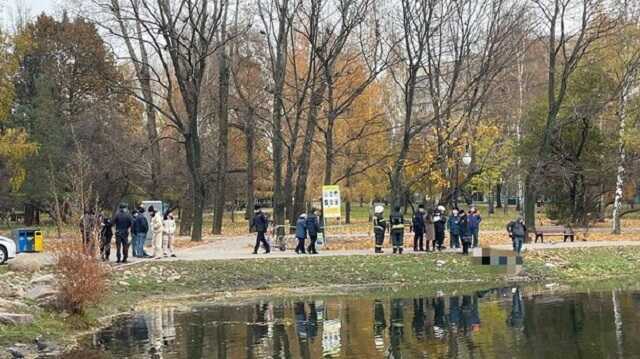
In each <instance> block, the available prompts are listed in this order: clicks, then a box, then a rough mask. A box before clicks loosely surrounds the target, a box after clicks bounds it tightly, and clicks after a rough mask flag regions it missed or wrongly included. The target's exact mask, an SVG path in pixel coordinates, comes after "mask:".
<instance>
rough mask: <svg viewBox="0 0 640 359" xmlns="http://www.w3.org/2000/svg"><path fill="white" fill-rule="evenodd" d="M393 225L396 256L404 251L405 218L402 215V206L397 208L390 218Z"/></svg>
mask: <svg viewBox="0 0 640 359" xmlns="http://www.w3.org/2000/svg"><path fill="white" fill-rule="evenodd" d="M389 223H390V225H391V227H390V228H391V229H390V231H391V244H392V245H393V253H394V254H396V253H397V254H402V250H403V249H404V218H403V217H402V213H400V206H396V208H395V209H394V211H393V212H392V213H391V217H390V218H389Z"/></svg>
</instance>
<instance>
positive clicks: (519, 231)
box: [507, 217, 527, 255]
mask: <svg viewBox="0 0 640 359" xmlns="http://www.w3.org/2000/svg"><path fill="white" fill-rule="evenodd" d="M507 233H509V237H511V242H512V243H513V251H514V252H516V253H517V254H518V255H520V251H522V243H523V242H524V237H525V236H526V235H527V226H526V225H525V224H524V220H523V219H522V217H518V218H517V219H516V220H515V221H511V222H509V224H508V225H507Z"/></svg>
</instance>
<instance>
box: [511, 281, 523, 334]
mask: <svg viewBox="0 0 640 359" xmlns="http://www.w3.org/2000/svg"><path fill="white" fill-rule="evenodd" d="M512 292H513V296H512V297H511V314H510V315H509V319H508V320H507V323H508V324H509V326H511V327H514V328H518V329H521V328H523V324H524V303H523V302H522V294H520V288H518V287H516V288H513V290H512Z"/></svg>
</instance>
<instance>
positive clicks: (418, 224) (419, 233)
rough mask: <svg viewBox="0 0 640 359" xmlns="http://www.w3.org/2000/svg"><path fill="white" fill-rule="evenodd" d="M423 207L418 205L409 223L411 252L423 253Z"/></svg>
mask: <svg viewBox="0 0 640 359" xmlns="http://www.w3.org/2000/svg"><path fill="white" fill-rule="evenodd" d="M424 216H425V213H424V206H423V205H419V206H418V211H417V212H416V213H415V215H414V216H413V221H412V223H411V227H412V228H413V251H414V252H418V251H420V252H423V251H424V229H425V222H424Z"/></svg>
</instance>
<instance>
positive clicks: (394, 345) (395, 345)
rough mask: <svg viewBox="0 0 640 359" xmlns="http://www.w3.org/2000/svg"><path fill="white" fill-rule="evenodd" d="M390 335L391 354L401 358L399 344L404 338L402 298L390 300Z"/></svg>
mask: <svg viewBox="0 0 640 359" xmlns="http://www.w3.org/2000/svg"><path fill="white" fill-rule="evenodd" d="M389 336H390V337H391V356H390V357H392V358H401V357H402V353H401V344H402V342H403V340H404V313H403V312H402V299H392V300H391V326H390V327H389Z"/></svg>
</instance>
